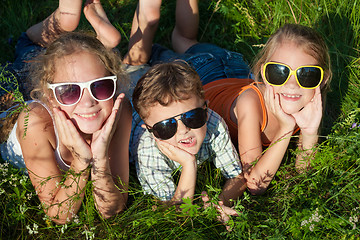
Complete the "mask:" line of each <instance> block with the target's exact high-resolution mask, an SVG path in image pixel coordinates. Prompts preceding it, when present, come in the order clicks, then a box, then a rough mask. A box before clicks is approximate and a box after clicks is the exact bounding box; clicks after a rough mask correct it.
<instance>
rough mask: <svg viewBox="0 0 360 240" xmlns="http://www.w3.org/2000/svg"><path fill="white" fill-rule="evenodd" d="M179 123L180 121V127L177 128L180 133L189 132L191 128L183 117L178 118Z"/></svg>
mask: <svg viewBox="0 0 360 240" xmlns="http://www.w3.org/2000/svg"><path fill="white" fill-rule="evenodd" d="M177 123H178V129H177V131H178V133H180V134H185V133H187V132H188V131H189V130H190V128H188V127H187V126H186V125H185V124H184V123H183V122H182V121H181V119H177Z"/></svg>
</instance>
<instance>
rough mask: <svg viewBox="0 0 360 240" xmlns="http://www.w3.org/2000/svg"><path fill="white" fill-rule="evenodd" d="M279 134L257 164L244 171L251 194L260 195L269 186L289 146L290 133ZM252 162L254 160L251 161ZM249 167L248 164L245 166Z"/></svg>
mask: <svg viewBox="0 0 360 240" xmlns="http://www.w3.org/2000/svg"><path fill="white" fill-rule="evenodd" d="M283 132H284V131H281V132H279V134H277V136H275V138H274V139H275V140H274V141H273V142H272V143H271V144H270V146H269V147H268V149H266V151H265V152H264V153H263V154H262V155H261V156H260V158H259V159H258V161H257V163H256V164H255V165H254V166H253V167H251V168H248V169H247V170H245V172H244V176H245V178H246V180H247V186H248V188H249V190H250V192H251V193H252V194H262V193H263V192H264V191H265V190H266V189H267V187H268V186H269V184H270V182H271V180H272V179H273V177H274V176H275V173H276V172H277V170H278V169H279V167H280V164H281V161H282V159H283V157H284V155H285V152H286V150H287V148H288V146H289V142H290V138H291V135H292V131H290V132H289V131H286V132H285V134H283ZM252 161H254V159H252ZM245 165H250V164H245Z"/></svg>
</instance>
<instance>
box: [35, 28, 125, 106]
mask: <svg viewBox="0 0 360 240" xmlns="http://www.w3.org/2000/svg"><path fill="white" fill-rule="evenodd" d="M80 52H88V53H91V54H94V55H96V56H97V57H98V58H99V60H100V61H101V62H102V63H103V65H104V67H105V69H106V70H107V71H108V72H109V73H110V74H112V75H116V76H117V79H118V81H117V84H118V86H117V89H118V92H119V89H121V91H125V90H126V89H127V88H128V77H127V75H126V74H125V72H124V71H123V69H122V66H121V58H120V56H119V54H117V53H116V52H115V51H114V50H112V49H109V48H106V47H105V46H104V45H103V44H102V43H101V42H100V41H99V40H98V39H96V38H95V36H93V35H91V34H90V33H85V32H66V33H63V34H61V35H60V36H59V38H57V39H56V40H55V41H54V42H52V43H51V44H50V45H49V46H48V47H47V49H46V52H45V53H44V54H41V55H39V56H38V57H36V58H35V59H34V60H33V61H32V64H31V65H30V75H29V77H30V79H31V80H32V82H33V85H34V86H35V88H34V89H33V90H32V91H31V93H30V96H31V98H32V99H37V100H40V101H41V102H44V103H46V104H48V98H49V95H48V94H49V92H50V91H49V90H48V88H47V83H51V82H53V77H54V75H55V70H56V64H57V62H58V60H59V59H62V58H63V57H65V56H70V55H72V54H76V53H80Z"/></svg>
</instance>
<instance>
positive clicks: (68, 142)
mask: <svg viewBox="0 0 360 240" xmlns="http://www.w3.org/2000/svg"><path fill="white" fill-rule="evenodd" d="M53 111H54V118H55V126H56V130H57V132H58V135H59V138H60V141H61V142H62V143H63V144H64V145H65V146H66V147H67V148H68V149H69V150H70V152H71V154H72V155H73V157H74V159H79V160H80V162H81V164H82V165H83V167H84V168H86V167H87V166H88V165H89V164H90V161H91V159H92V153H91V149H90V146H89V145H88V144H87V143H86V142H85V140H84V139H83V138H82V137H81V135H80V133H79V131H78V130H77V128H76V127H75V125H74V123H73V122H72V121H71V120H70V119H68V117H67V116H66V115H65V113H64V112H63V111H62V110H60V109H57V108H54V109H53Z"/></svg>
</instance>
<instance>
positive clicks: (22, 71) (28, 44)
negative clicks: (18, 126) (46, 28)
mask: <svg viewBox="0 0 360 240" xmlns="http://www.w3.org/2000/svg"><path fill="white" fill-rule="evenodd" d="M44 49H45V48H43V47H41V46H39V45H37V44H35V43H34V42H33V41H31V40H30V39H29V37H28V36H27V35H26V33H24V32H23V33H22V34H21V36H20V37H19V39H18V41H17V43H16V46H15V61H14V62H13V63H8V64H6V65H4V64H2V66H1V68H0V71H1V73H2V75H3V76H4V77H5V79H6V83H3V82H2V83H1V86H2V87H3V88H5V89H6V90H7V91H12V90H13V89H16V88H17V87H18V88H19V90H20V92H21V93H22V94H23V96H24V99H25V100H29V99H30V91H31V89H32V86H31V84H30V83H29V81H28V80H27V77H28V75H29V61H30V60H31V59H33V58H35V57H36V56H38V55H39V54H40V53H41V52H42V51H43V50H44ZM5 93H6V91H4V90H3V89H0V96H2V95H3V94H5Z"/></svg>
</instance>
